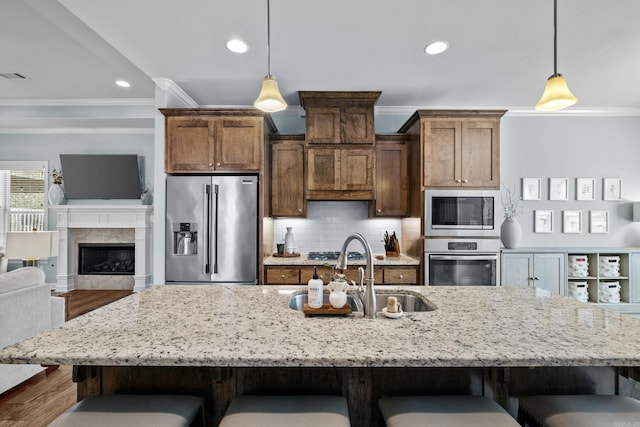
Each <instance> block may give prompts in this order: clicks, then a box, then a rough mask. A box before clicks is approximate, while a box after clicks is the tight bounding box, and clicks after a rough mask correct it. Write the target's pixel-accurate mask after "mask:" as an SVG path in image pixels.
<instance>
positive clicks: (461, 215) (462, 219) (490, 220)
mask: <svg viewBox="0 0 640 427" xmlns="http://www.w3.org/2000/svg"><path fill="white" fill-rule="evenodd" d="M499 200H500V191H498V190H426V191H425V193H424V204H425V207H424V219H425V224H424V234H425V236H427V237H430V236H441V237H454V236H457V237H493V238H495V237H500V225H499V224H498V222H497V219H496V216H495V213H496V208H497V207H498V201H499Z"/></svg>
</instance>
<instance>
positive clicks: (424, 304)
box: [376, 290, 438, 313]
mask: <svg viewBox="0 0 640 427" xmlns="http://www.w3.org/2000/svg"><path fill="white" fill-rule="evenodd" d="M388 297H396V299H397V300H398V302H399V303H400V305H402V311H404V312H406V313H415V312H418V311H433V310H437V309H438V307H437V306H436V305H435V304H434V303H432V302H431V301H429V300H428V299H427V298H425V297H424V295H422V294H421V293H420V292H416V291H402V292H398V291H389V290H376V308H377V310H378V311H380V310H382V309H383V308H384V307H386V306H387V298H388Z"/></svg>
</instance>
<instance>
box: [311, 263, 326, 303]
mask: <svg viewBox="0 0 640 427" xmlns="http://www.w3.org/2000/svg"><path fill="white" fill-rule="evenodd" d="M323 286H324V283H323V282H322V279H319V278H318V268H317V267H313V277H312V278H311V279H309V283H308V284H307V294H308V303H309V307H311V308H320V307H322V297H323V295H322V293H323Z"/></svg>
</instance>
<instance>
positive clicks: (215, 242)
mask: <svg viewBox="0 0 640 427" xmlns="http://www.w3.org/2000/svg"><path fill="white" fill-rule="evenodd" d="M213 188H214V193H215V196H214V197H215V202H216V205H215V207H214V211H213V227H214V230H213V246H214V254H213V274H218V192H219V190H220V186H219V185H218V184H215V185H214V186H213ZM209 234H211V233H209Z"/></svg>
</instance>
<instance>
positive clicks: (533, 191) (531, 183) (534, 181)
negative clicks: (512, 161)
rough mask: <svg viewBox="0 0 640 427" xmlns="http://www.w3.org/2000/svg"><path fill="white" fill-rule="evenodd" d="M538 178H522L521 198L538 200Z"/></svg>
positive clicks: (540, 191) (540, 190) (539, 193)
mask: <svg viewBox="0 0 640 427" xmlns="http://www.w3.org/2000/svg"><path fill="white" fill-rule="evenodd" d="M541 193H542V189H541V188H540V178H522V200H540V195H541Z"/></svg>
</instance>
